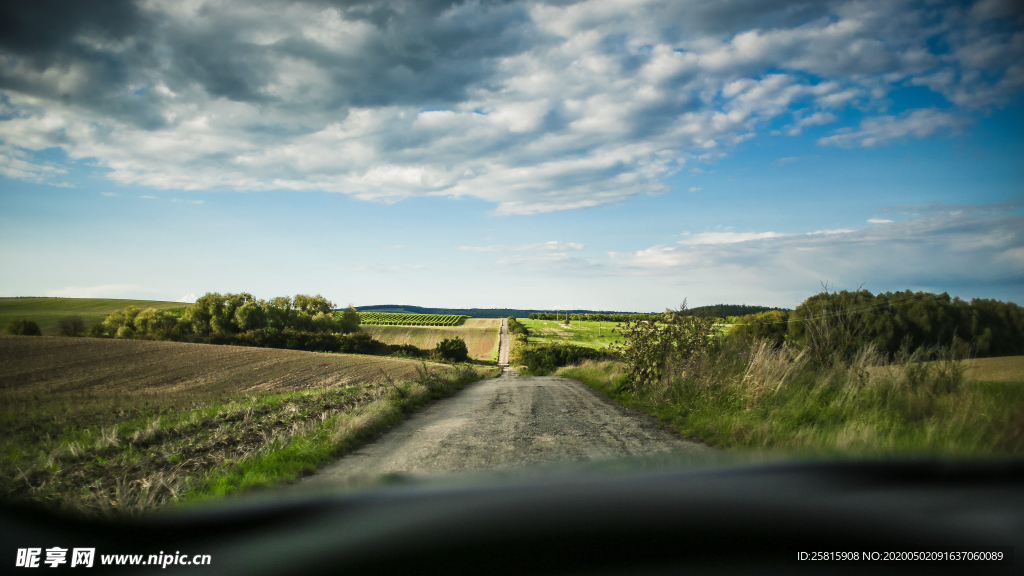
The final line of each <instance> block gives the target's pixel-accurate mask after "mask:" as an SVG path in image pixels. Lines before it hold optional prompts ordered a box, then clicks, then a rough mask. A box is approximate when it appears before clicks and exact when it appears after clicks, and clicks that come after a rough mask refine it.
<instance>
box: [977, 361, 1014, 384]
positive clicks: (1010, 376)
mask: <svg viewBox="0 0 1024 576" xmlns="http://www.w3.org/2000/svg"><path fill="white" fill-rule="evenodd" d="M966 364H967V378H969V379H971V380H978V381H981V382H1022V383H1024V356H1004V357H1001V358H975V359H973V360H967V362H966Z"/></svg>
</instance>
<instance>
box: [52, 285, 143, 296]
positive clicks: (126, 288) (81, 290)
mask: <svg viewBox="0 0 1024 576" xmlns="http://www.w3.org/2000/svg"><path fill="white" fill-rule="evenodd" d="M145 291H148V290H147V289H145V288H142V287H140V286H136V285H135V284H103V285H100V286H65V287H64V288H61V289H59V290H47V291H46V295H47V296H53V297H59V298H117V297H130V296H131V295H134V294H138V293H139V292H145Z"/></svg>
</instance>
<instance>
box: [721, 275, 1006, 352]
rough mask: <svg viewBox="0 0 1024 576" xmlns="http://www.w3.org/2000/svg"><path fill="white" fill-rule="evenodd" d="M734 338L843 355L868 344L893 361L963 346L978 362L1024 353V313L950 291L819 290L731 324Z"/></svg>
mask: <svg viewBox="0 0 1024 576" xmlns="http://www.w3.org/2000/svg"><path fill="white" fill-rule="evenodd" d="M729 337H730V338H731V339H741V340H754V339H763V340H768V341H770V342H772V343H774V344H777V345H778V344H782V343H783V342H788V343H791V344H795V345H799V346H816V347H820V348H823V349H825V348H827V349H829V350H833V351H835V352H837V353H839V354H841V355H843V356H848V355H850V354H852V353H854V352H855V351H857V350H860V349H861V348H863V347H864V346H865V345H867V344H871V345H873V346H874V347H876V348H877V349H878V350H879V351H881V352H883V353H885V354H887V355H889V356H892V355H894V354H896V353H897V352H899V351H900V350H901V349H903V350H910V351H913V350H916V349H919V348H922V347H943V346H951V345H952V344H953V343H954V341H963V342H965V343H966V344H968V345H969V346H970V347H971V351H972V354H973V355H975V356H978V357H986V356H1011V355H1019V354H1024V307H1021V306H1019V305H1017V304H1014V303H1012V302H1001V301H999V300H990V299H982V298H974V299H972V300H970V301H969V302H968V301H964V300H961V299H960V298H956V297H950V296H949V294H947V293H942V294H932V293H927V292H911V291H910V290H905V291H903V292H883V293H878V294H872V293H871V292H869V291H867V290H856V291H846V290H843V291H829V290H826V291H823V292H821V293H819V294H816V295H814V296H811V297H810V298H808V299H807V300H805V301H804V302H803V303H801V304H800V305H799V306H797V308H796V309H795V310H793V311H791V312H784V311H778V310H776V311H769V312H762V313H759V314H753V315H749V316H743V317H740V318H738V319H737V320H736V323H735V325H734V326H733V328H732V330H731V332H730V334H729Z"/></svg>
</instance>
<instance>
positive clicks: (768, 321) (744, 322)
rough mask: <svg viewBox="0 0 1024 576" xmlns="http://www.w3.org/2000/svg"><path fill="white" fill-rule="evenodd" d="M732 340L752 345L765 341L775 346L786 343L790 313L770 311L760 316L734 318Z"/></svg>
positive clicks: (731, 331) (731, 332) (751, 315)
mask: <svg viewBox="0 0 1024 576" xmlns="http://www.w3.org/2000/svg"><path fill="white" fill-rule="evenodd" d="M732 324H733V327H732V330H730V331H729V339H730V340H738V341H740V342H742V343H744V344H752V343H753V342H754V341H755V340H764V341H767V342H769V343H771V344H773V345H775V346H781V345H782V344H783V343H784V342H785V341H786V332H787V329H788V325H789V313H787V312H784V311H782V310H770V311H768V312H761V313H759V314H749V315H747V316H740V317H738V318H734V321H733V322H732Z"/></svg>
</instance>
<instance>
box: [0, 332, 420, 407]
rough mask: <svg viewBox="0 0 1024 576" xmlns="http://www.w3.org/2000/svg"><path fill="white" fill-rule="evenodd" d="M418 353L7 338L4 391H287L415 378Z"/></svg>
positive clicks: (14, 396)
mask: <svg viewBox="0 0 1024 576" xmlns="http://www.w3.org/2000/svg"><path fill="white" fill-rule="evenodd" d="M419 365H420V363H419V362H417V361H413V360H402V359H395V358H378V357H373V356H357V355H347V354H322V353H316V352H301V351H297V350H274V349H267V348H243V347H238V346H214V345H208V344H183V343H179V342H149V341H144V340H107V339H99V338H51V337H47V336H3V337H0V398H2V399H3V401H4V402H5V403H6V404H7V405H8V406H9V405H10V404H11V403H13V402H17V401H18V400H27V399H32V400H33V401H34V402H38V401H40V400H43V399H44V398H45V399H51V400H56V399H57V398H58V397H82V396H87V397H97V396H111V397H113V396H125V395H128V396H135V395H168V394H170V395H175V394H190V395H198V396H203V397H211V396H218V395H221V394H231V393H235V392H249V391H253V392H255V391H288V390H303V389H312V388H326V387H331V386H339V385H351V384H364V383H369V382H376V381H381V380H383V379H384V378H383V376H382V374H381V373H382V372H383V373H385V374H388V375H389V376H390V377H391V378H393V379H395V380H399V381H400V380H406V379H412V378H414V377H415V376H416V367H417V366H419Z"/></svg>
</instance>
